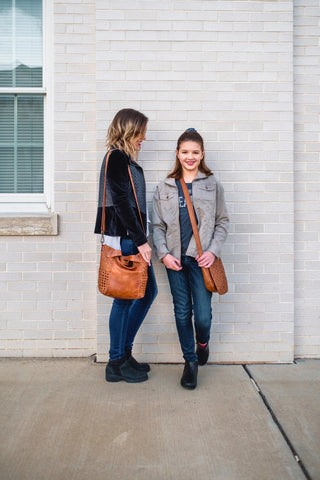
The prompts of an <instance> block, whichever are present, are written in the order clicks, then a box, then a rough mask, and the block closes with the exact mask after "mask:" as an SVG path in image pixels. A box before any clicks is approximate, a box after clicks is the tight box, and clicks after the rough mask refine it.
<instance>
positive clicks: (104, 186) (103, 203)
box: [101, 150, 146, 237]
mask: <svg viewBox="0 0 320 480" xmlns="http://www.w3.org/2000/svg"><path fill="white" fill-rule="evenodd" d="M111 152H112V150H109V152H108V155H107V158H106V165H105V170H104V185H103V202H102V219H101V235H102V237H103V236H104V231H105V228H106V199H107V168H108V162H109V157H110V155H111ZM128 172H129V178H130V182H131V185H132V190H133V194H134V198H135V201H136V204H137V207H138V212H139V217H140V222H141V226H142V230H143V233H144V234H145V235H146V231H145V228H144V225H143V221H142V216H141V212H140V207H139V202H138V198H137V194H136V189H135V188H134V183H133V178H132V174H131V171H130V167H129V165H128Z"/></svg>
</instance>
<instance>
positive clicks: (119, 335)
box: [95, 109, 157, 383]
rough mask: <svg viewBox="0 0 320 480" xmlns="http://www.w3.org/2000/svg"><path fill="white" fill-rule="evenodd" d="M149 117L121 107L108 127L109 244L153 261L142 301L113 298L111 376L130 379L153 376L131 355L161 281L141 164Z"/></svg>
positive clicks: (97, 229) (98, 223)
mask: <svg viewBox="0 0 320 480" xmlns="http://www.w3.org/2000/svg"><path fill="white" fill-rule="evenodd" d="M147 123H148V118H147V117H146V116H145V115H143V114H142V113H140V112H138V111H136V110H132V109H123V110H120V111H119V112H118V113H117V114H116V116H115V117H114V119H113V120H112V122H111V124H110V127H109V129H108V135H107V149H108V151H109V150H112V152H111V154H110V157H109V161H108V166H107V189H106V191H107V198H106V214H105V225H106V227H105V232H104V234H105V237H104V243H105V244H107V245H109V246H110V247H113V248H115V249H119V250H120V249H121V251H122V254H123V255H134V254H137V253H138V252H140V253H141V255H142V257H143V259H144V260H145V261H146V262H147V263H148V265H149V267H148V282H147V287H146V293H145V296H144V297H143V298H141V299H138V300H120V299H114V301H113V304H112V309H111V313H110V317H109V332H110V350H109V362H108V364H107V367H106V380H107V381H108V382H118V381H120V380H124V381H126V382H128V383H138V382H144V381H145V380H147V379H148V374H147V372H148V371H149V370H150V366H149V365H148V364H146V363H138V362H137V361H136V360H135V358H134V357H133V356H132V348H133V342H134V338H135V336H136V333H137V332H138V330H139V327H140V325H141V323H142V322H143V320H144V318H145V316H146V314H147V312H148V310H149V308H150V306H151V304H152V302H153V300H154V299H155V297H156V295H157V285H156V280H155V276H154V272H153V267H152V265H151V253H152V251H151V247H150V245H149V244H148V241H147V238H146V234H145V232H147V205H146V186H145V180H144V174H143V170H142V167H141V166H140V165H138V163H137V162H136V159H137V155H138V152H139V150H140V148H141V144H142V142H143V140H145V138H146V131H147ZM106 157H107V155H106V156H105V157H104V160H103V162H102V166H101V173H100V183H99V205H98V212H97V219H96V226H95V233H101V217H102V202H103V186H104V175H105V173H104V172H105V162H106ZM128 166H129V168H130V171H131V175H132V178H133V183H134V186H135V190H136V194H137V199H138V203H139V208H140V211H141V216H142V221H143V224H144V228H143V227H142V225H141V220H140V216H139V212H138V209H137V204H136V200H135V197H134V193H133V189H132V186H131V183H130V178H129V172H128Z"/></svg>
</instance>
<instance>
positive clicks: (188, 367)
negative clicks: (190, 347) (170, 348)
mask: <svg viewBox="0 0 320 480" xmlns="http://www.w3.org/2000/svg"><path fill="white" fill-rule="evenodd" d="M197 376H198V362H189V361H188V360H186V361H185V364H184V370H183V374H182V377H181V382H180V383H181V385H182V386H183V387H184V388H188V389H189V390H193V389H194V388H196V386H197Z"/></svg>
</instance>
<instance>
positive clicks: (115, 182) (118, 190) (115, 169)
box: [107, 150, 147, 247]
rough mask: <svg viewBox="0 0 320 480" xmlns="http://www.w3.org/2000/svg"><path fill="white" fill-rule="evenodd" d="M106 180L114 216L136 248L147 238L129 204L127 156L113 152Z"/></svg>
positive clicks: (117, 151)
mask: <svg viewBox="0 0 320 480" xmlns="http://www.w3.org/2000/svg"><path fill="white" fill-rule="evenodd" d="M107 179H108V187H109V186H110V187H109V188H110V193H111V197H112V203H113V206H114V208H115V211H116V214H117V215H118V217H119V218H120V221H121V223H122V224H123V226H124V228H125V229H126V230H127V231H128V233H129V235H130V237H131V238H132V240H133V241H134V243H135V245H136V246H137V247H139V246H140V245H143V244H144V243H146V242H147V238H146V236H145V234H144V232H143V229H142V225H141V222H140V218H139V214H138V213H137V210H135V209H134V208H133V206H132V203H131V202H130V198H131V195H132V188H131V183H130V177H129V173H128V160H127V156H126V155H125V154H124V153H122V152H120V151H119V150H115V151H113V152H112V153H111V155H110V157H109V163H108V169H107Z"/></svg>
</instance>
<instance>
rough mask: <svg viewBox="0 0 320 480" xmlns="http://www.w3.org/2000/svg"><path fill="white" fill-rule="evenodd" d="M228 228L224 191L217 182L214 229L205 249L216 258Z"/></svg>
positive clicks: (219, 253)
mask: <svg viewBox="0 0 320 480" xmlns="http://www.w3.org/2000/svg"><path fill="white" fill-rule="evenodd" d="M228 226H229V216H228V211H227V207H226V203H225V200H224V189H223V186H222V185H221V183H219V182H217V195H216V217H215V228H214V234H213V238H212V241H211V244H210V247H209V248H208V249H207V250H208V251H210V252H212V253H213V254H214V255H215V256H216V257H220V255H221V250H222V247H223V244H224V242H225V241H226V238H227V235H228Z"/></svg>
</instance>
